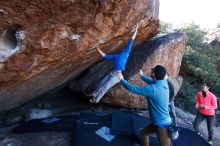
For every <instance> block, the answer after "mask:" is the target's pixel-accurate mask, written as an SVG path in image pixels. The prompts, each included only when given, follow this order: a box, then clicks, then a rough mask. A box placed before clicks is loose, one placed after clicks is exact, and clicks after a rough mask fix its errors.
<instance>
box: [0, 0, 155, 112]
mask: <svg viewBox="0 0 220 146" xmlns="http://www.w3.org/2000/svg"><path fill="white" fill-rule="evenodd" d="M158 12H159V0H142V1H134V0H120V1H117V2H116V1H113V0H105V1H103V0H89V1H88V0H86V1H80V0H60V1H54V0H41V1H39V0H35V1H29V0H17V1H15V0H12V1H0V19H1V23H0V74H1V76H0V104H1V106H0V111H5V110H9V109H11V108H14V107H17V106H18V105H20V104H22V103H24V102H26V101H28V100H31V99H33V98H36V97H38V96H39V95H42V94H43V93H45V92H48V91H50V90H52V89H57V88H63V87H64V86H65V85H67V84H68V82H69V81H70V80H72V79H75V78H77V77H78V76H79V74H81V73H82V72H83V71H85V70H86V69H87V68H88V67H90V66H91V65H93V64H96V63H97V62H99V61H100V56H99V54H98V53H97V51H96V49H94V48H95V47H96V46H99V47H100V48H101V49H102V50H103V51H104V52H107V53H113V52H115V51H118V50H120V49H121V47H122V46H124V45H125V43H126V42H127V40H128V39H129V37H130V36H131V34H132V33H131V31H132V30H133V29H134V27H135V25H136V24H137V23H138V22H141V27H140V32H141V33H139V34H138V36H137V41H136V45H137V44H140V43H142V42H143V41H144V40H149V39H150V38H152V37H153V36H154V35H155V34H156V33H157V32H158V30H159V20H158Z"/></svg>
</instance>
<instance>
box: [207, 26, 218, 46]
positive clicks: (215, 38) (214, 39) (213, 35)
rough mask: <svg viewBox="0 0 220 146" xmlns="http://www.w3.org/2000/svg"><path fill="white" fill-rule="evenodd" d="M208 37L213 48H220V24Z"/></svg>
mask: <svg viewBox="0 0 220 146" xmlns="http://www.w3.org/2000/svg"><path fill="white" fill-rule="evenodd" d="M208 37H209V42H210V44H211V45H212V46H216V47H220V23H219V24H218V25H217V27H216V28H215V29H213V30H211V32H210V34H209V36H208Z"/></svg>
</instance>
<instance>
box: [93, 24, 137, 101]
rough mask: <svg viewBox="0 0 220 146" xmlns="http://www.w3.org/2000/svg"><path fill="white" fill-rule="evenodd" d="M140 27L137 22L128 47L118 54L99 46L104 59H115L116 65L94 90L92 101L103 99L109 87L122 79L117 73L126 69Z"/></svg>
mask: <svg viewBox="0 0 220 146" xmlns="http://www.w3.org/2000/svg"><path fill="white" fill-rule="evenodd" d="M138 28H139V24H137V26H136V29H135V31H134V34H133V36H132V38H131V39H130V40H129V42H128V44H127V46H126V48H125V49H123V50H122V51H121V52H119V53H117V54H112V55H108V54H105V53H103V52H102V51H101V50H100V49H99V48H97V50H98V52H99V53H100V54H101V55H102V57H103V58H104V59H106V60H113V61H114V67H113V70H112V71H111V72H110V73H109V74H107V75H106V76H105V77H104V78H103V79H102V81H101V82H100V84H99V85H98V87H97V88H96V89H95V90H94V91H93V92H92V95H91V96H92V99H90V102H92V103H98V102H99V101H100V100H101V99H102V97H103V96H104V94H105V93H106V92H107V91H108V89H110V88H111V87H113V86H114V85H115V84H117V83H118V82H119V81H120V80H119V79H118V76H117V74H118V73H120V72H122V71H124V70H125V66H126V62H127V60H128V57H129V54H130V52H131V48H132V45H133V43H134V39H135V37H136V35H137V31H138Z"/></svg>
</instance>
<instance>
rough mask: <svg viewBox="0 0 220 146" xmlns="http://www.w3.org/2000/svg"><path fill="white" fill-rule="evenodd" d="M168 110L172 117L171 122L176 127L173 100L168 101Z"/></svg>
mask: <svg viewBox="0 0 220 146" xmlns="http://www.w3.org/2000/svg"><path fill="white" fill-rule="evenodd" d="M169 111H170V117H171V118H172V121H173V124H174V126H175V127H177V119H176V111H175V106H174V101H173V100H172V101H171V102H170V103H169Z"/></svg>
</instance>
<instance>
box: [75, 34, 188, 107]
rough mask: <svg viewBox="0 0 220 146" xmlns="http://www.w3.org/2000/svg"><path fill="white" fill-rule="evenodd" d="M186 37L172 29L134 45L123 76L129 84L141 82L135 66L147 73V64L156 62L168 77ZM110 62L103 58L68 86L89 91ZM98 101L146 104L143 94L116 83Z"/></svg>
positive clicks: (178, 62) (174, 72) (177, 64)
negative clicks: (164, 68) (165, 70)
mask: <svg viewBox="0 0 220 146" xmlns="http://www.w3.org/2000/svg"><path fill="white" fill-rule="evenodd" d="M186 39H187V37H186V34H184V33H181V32H175V33H170V34H167V35H165V36H161V37H158V38H155V39H153V40H151V41H147V42H145V43H143V44H142V45H140V46H137V47H135V48H134V49H133V51H132V52H131V55H130V56H129V59H128V62H127V65H126V71H125V73H124V75H125V78H126V79H127V80H128V81H129V82H130V83H132V84H136V85H143V84H144V82H142V81H141V80H140V75H139V70H140V69H142V70H143V72H144V73H145V74H146V75H150V71H151V68H152V67H154V66H155V65H157V64H161V65H163V66H165V67H166V69H167V71H168V74H169V77H170V78H172V77H175V76H177V75H178V73H179V70H180V66H181V61H182V56H183V54H184V49H185V45H186ZM112 65H113V63H112V62H111V61H108V60H105V61H103V62H101V63H99V64H97V65H95V66H93V67H91V69H89V70H88V71H87V73H86V74H85V75H84V76H83V77H81V78H80V79H79V80H78V81H74V82H73V83H72V84H71V89H72V90H74V91H77V92H82V93H84V94H88V93H90V92H92V91H93V90H94V88H95V87H97V85H98V83H99V82H100V81H101V79H102V78H103V77H104V76H105V75H106V74H107V73H109V72H110V70H111V68H112ZM102 101H103V102H105V103H110V104H113V105H122V106H125V107H129V108H146V107H147V104H146V99H145V98H144V97H142V96H138V95H135V94H133V93H131V92H129V91H127V90H125V89H124V88H123V87H122V86H121V85H120V83H118V84H117V85H115V86H114V87H113V88H111V89H110V90H109V91H108V92H107V94H106V95H105V97H104V98H103V100H102Z"/></svg>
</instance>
